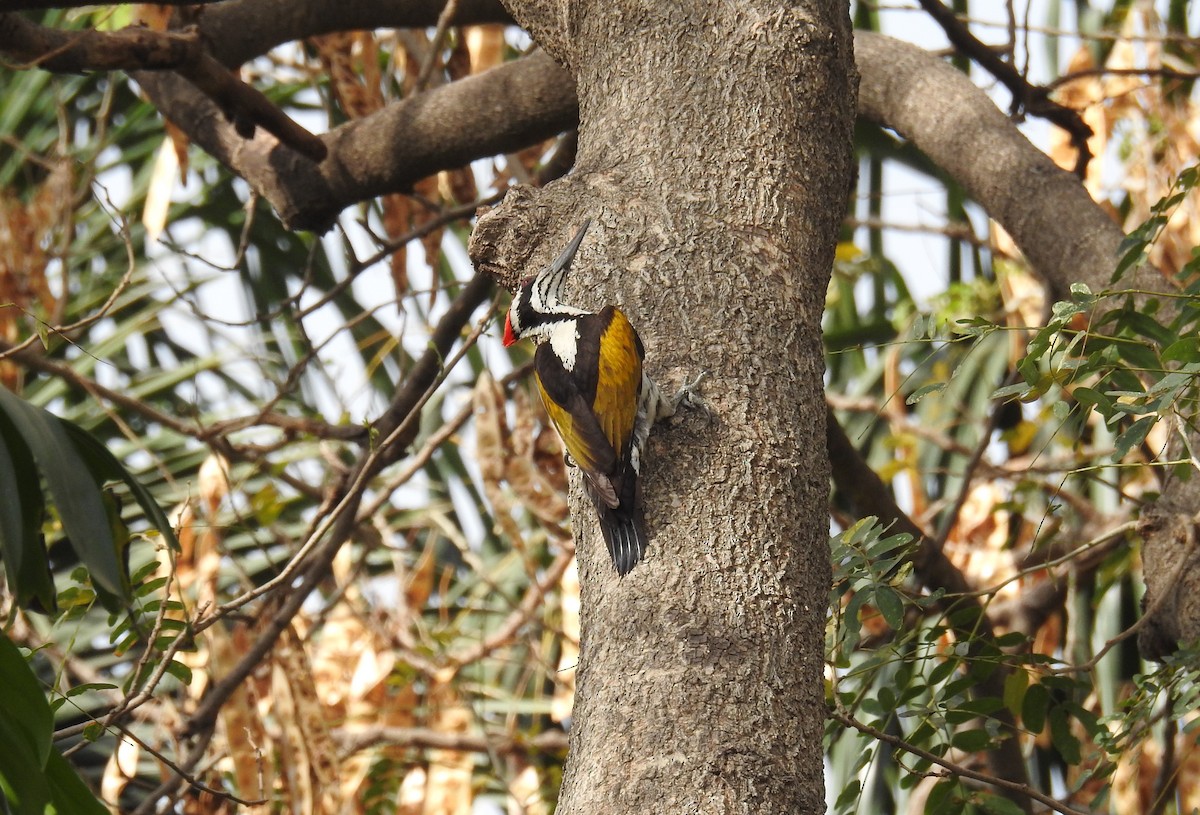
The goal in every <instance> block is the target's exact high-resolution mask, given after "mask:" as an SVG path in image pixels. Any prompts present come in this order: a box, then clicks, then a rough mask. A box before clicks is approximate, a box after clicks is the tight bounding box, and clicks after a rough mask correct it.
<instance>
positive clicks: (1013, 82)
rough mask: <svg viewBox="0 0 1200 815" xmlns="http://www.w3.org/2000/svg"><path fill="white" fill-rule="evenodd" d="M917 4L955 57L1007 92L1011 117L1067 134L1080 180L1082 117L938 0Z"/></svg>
mask: <svg viewBox="0 0 1200 815" xmlns="http://www.w3.org/2000/svg"><path fill="white" fill-rule="evenodd" d="M920 3H921V8H923V9H925V11H926V12H927V13H928V14H929V16H930V17H932V18H933V19H934V20H935V21H936V22H937V24H938V25H940V26H941V27H942V30H943V31H945V32H946V36H947V37H948V38H949V40H950V42H951V43H952V44H953V45H954V47H955V48H957V49H958V51H959V53H962V54H965V55H967V56H968V57H970V58H971V59H973V60H975V62H977V63H979V64H980V65H981V66H982V67H983V68H984V69H985V70H986V71H987V72H988V73H990V74H991V75H992V76H994V77H996V79H998V80H1000V82H1001V83H1002V84H1003V85H1004V87H1006V88H1008V90H1009V92H1010V93H1011V94H1012V97H1013V104H1012V107H1013V112H1014V113H1017V112H1019V111H1022V110H1023V111H1025V112H1026V113H1029V114H1031V115H1034V116H1040V117H1041V118H1043V119H1046V120H1047V121H1049V122H1051V123H1053V124H1056V125H1058V126H1059V127H1061V128H1062V129H1063V130H1065V131H1067V133H1068V134H1069V135H1070V136H1071V145H1072V146H1073V147H1074V148H1075V150H1076V151H1077V153H1078V156H1077V158H1076V159H1075V175H1076V176H1078V177H1079V178H1083V176H1084V173H1086V172H1087V166H1088V162H1089V161H1091V159H1092V151H1091V150H1090V149H1088V139H1090V138H1091V137H1092V129H1091V128H1090V127H1088V125H1087V123H1086V122H1084V121H1083V117H1082V116H1080V115H1079V113H1078V112H1077V111H1074V110H1071V109H1070V108H1068V107H1066V106H1064V105H1061V104H1059V103H1058V102H1055V101H1054V100H1053V99H1051V98H1050V90H1049V89H1048V88H1043V87H1037V86H1034V85H1031V84H1030V83H1029V81H1028V80H1026V79H1025V77H1023V76H1021V74H1020V73H1018V71H1017V69H1016V68H1014V67H1013V66H1012V65H1011V64H1010V63H1008V62H1005V61H1004V60H1003V59H1001V58H1000V57H999V56H998V55H997V54H996V52H995V51H993V50H992V49H991V48H989V47H987V46H986V45H984V44H983V43H982V42H980V41H979V40H978V39H977V38H976V37H975V35H974V34H972V33H971V30H970V29H969V28H967V26H966V24H965V23H963V22H962V21H961V20H959V19H958V17H957V16H955V14H954V12H953V11H952V10H951V9H949V8H947V7H946V6H944V5H942V3H941V2H940V0H920Z"/></svg>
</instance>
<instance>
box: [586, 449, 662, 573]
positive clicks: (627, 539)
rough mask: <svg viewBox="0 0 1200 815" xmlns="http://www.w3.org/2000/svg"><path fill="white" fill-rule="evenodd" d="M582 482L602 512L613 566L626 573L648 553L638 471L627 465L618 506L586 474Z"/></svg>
mask: <svg viewBox="0 0 1200 815" xmlns="http://www.w3.org/2000/svg"><path fill="white" fill-rule="evenodd" d="M583 484H584V487H585V489H586V490H587V493H588V497H589V498H591V499H592V504H593V505H594V506H595V507H596V512H597V514H599V516H600V531H601V532H603V533H604V542H605V543H606V544H607V545H608V554H609V556H610V557H611V558H612V562H613V566H615V567H616V569H617V574H619V575H621V576H622V577H624V576H625V575H627V574H629V573H630V572H631V571H633V567H634V566H636V565H638V564H639V563H641V561H642V556H643V555H645V554H646V544H647V539H646V520H645V518H644V517H643V515H642V495H641V485H640V483H639V481H638V475H637V472H636V471H635V470H634V469H633V468H632V467H628V466H627V468H626V471H625V474H624V477H623V478H620V479H618V480H616V482H615V492H616V494H617V505H616V506H615V507H614V506H610V505H609V503H608V501H607V500H605V495H603V494H602V493H601V492H600V491H599V490H597V489H596V487H595V485H594V483H593V481H592V479H589V478H585V479H584V481H583ZM610 494H611V493H610Z"/></svg>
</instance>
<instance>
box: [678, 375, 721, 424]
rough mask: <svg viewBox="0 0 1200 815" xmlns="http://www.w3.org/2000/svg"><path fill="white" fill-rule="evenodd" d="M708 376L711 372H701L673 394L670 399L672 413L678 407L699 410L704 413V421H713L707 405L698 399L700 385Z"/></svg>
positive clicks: (710, 410) (710, 409)
mask: <svg viewBox="0 0 1200 815" xmlns="http://www.w3.org/2000/svg"><path fill="white" fill-rule="evenodd" d="M710 375H711V372H709V371H701V372H700V374H699V375H698V376H697V377H696V378H695V379H693V380H692V381H691V382H687V383H685V384H684V385H683V387H681V388H680V389H679V390H678V391H677V392H676V393H675V395H674V396H673V397H671V408H672V412H674V411H675V410H677V409H679V408H680V407H685V408H687V409H688V410H699V411H702V412H703V413H704V417H705V419H707V420H708V421H709V422H710V423H711V422H712V420H713V412H712V408H710V407H709V406H708V403H707V402H705V401H704V399H702V398H701V397H700V385H701V384H702V383H703V382H704V380H706V379H708V377H709V376H710Z"/></svg>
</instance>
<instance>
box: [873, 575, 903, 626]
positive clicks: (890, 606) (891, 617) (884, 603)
mask: <svg viewBox="0 0 1200 815" xmlns="http://www.w3.org/2000/svg"><path fill="white" fill-rule="evenodd" d="M875 605H876V607H877V608H878V609H879V613H880V614H882V615H883V619H884V621H885V622H886V623H887V624H888V626H890V627H891V629H892V630H893V631H902V630H904V600H903V598H901V597H900V594H899V593H898V592H897V591H896V590H895V589H893V588H892V587H891V586H886V585H883V586H876V587H875Z"/></svg>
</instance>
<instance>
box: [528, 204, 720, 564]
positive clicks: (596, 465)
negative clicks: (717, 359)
mask: <svg viewBox="0 0 1200 815" xmlns="http://www.w3.org/2000/svg"><path fill="white" fill-rule="evenodd" d="M590 223H591V220H590V219H589V220H587V221H584V223H583V226H581V227H580V228H579V231H578V232H576V233H575V237H574V238H573V239H572V240H571V242H570V244H568V245H567V248H566V249H564V250H563V251H562V254H560V255H559V256H558V258H556V259H555V261H554V263H552V264H550V266H548V267H547V268H546V269H544V270H543V271H541V272H540V273H538V274H537V275H535V276H533V277H529V278H526V279H525V281H524V282H522V284H521V287H520V289H518V291H517V293H516V295H515V296H514V297H513V301H512V306H511V307H510V308H509V310H508V316H507V318H506V319H505V322H504V345H505V346H506V347H507V346H510V345H512V344H513V343H515V342H517V341H518V340H521V339H524V338H526V337H528V338H530V339H532V340H533V341H534V342H536V343H537V346H538V347H537V352H536V353H535V354H534V358H533V372H534V379H535V380H536V382H537V388H538V392H539V393H540V394H541V397H542V403H543V404H545V406H546V413H547V414H548V415H549V417H550V421H551V422H553V424H554V427H555V428H556V429H557V430H558V434H559V435H560V436H561V437H562V440H563V446H564V447H565V448H566V450H567V454H568V456H570V458H571V459H572V461H573V462H574V463H575V465H576V466H577V467H579V469H580V470H581V471H582V473H583V483H584V487H585V489H586V490H587V494H588V497H589V498H590V499H591V501H592V503H593V504H594V505H595V507H596V512H597V513H598V514H599V516H600V530H601V532H603V533H604V542H605V544H606V545H607V546H608V554H609V555H610V556H611V557H612V562H613V566H614V567H616V570H617V573H618V574H620V575H622V576H624V575H626V574H628V573H629V572H630V570H632V569H633V567H634V566H636V565H637V564H638V562H639V561H641V559H642V556H643V555H644V554H645V553H646V523H645V518H644V516H643V513H642V495H641V461H642V453H643V451H644V449H645V445H646V439H647V437H648V436H649V435H650V426H651V425H652V424H653V423H654V422H655V421H658V420H659V419H663V418H667V417H669V416H671V415H673V414H674V412H675V409H676V408H677V406H678V405H679V403H680V402H681V401H682V400H683V399H685V398H687V397H688V396H689V395H690V391H691V388H694V387H695V385H696V384H698V382H699V380H697V382H696V383H693V384H692V385H691V386H688V387H686V388H684V390H683V391H681V392H680V395H679V396H677V397H675V398H673V399H665V398H663V395H662V393H661V391H660V390H659V388H658V386H657V385H655V383H654V381H653V380H651V379H650V377H649V376H647V375H646V374H645V372H644V371H643V370H642V359H643V358H644V357H645V349H644V348H643V347H642V341H641V338H640V337H638V334H637V331H635V330H634V328H633V326H632V325H631V324H630V323H629V320H628V319H627V318H626V317H625V315H624V314H623V313H622V312H621V310H620V309H618V308H617V307H616V306H612V305H608V306H605V307H604V308H602V309H600V310H599V311H597V312H590V311H585V310H583V309H580V308H575V307H573V306H568V305H566V304H565V303H563V302H562V300H561V295H562V289H563V283H564V282H565V280H566V276H567V271H568V270H569V269H570V267H571V260H572V258H574V257H575V252H576V251H577V250H578V249H579V245H580V244H581V243H582V242H583V236H584V233H586V232H587V228H588V226H589V225H590Z"/></svg>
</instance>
